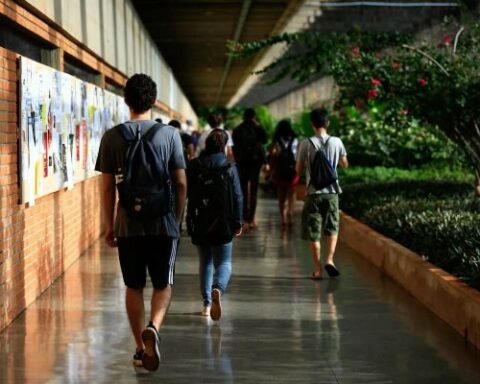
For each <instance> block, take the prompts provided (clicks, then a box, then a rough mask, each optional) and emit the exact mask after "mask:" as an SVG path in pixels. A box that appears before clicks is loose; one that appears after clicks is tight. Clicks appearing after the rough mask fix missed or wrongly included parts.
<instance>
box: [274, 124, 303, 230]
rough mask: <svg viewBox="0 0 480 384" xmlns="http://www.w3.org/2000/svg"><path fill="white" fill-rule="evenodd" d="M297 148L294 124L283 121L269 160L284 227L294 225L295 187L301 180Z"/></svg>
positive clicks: (278, 126)
mask: <svg viewBox="0 0 480 384" xmlns="http://www.w3.org/2000/svg"><path fill="white" fill-rule="evenodd" d="M297 148H298V140H297V137H296V134H295V132H294V131H293V129H292V124H291V123H290V121H289V120H281V121H280V122H279V123H278V124H277V127H276V129H275V134H274V135H273V142H272V146H271V148H270V152H269V156H268V158H269V162H270V172H271V175H272V182H273V184H274V185H275V189H276V191H277V198H278V208H279V210H280V217H281V220H282V225H283V226H286V225H292V224H293V208H294V205H295V187H296V185H297V184H298V181H299V179H300V178H299V176H298V174H297V171H296V169H295V165H296V160H295V159H296V155H297Z"/></svg>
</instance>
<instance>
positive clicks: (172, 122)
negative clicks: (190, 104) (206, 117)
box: [168, 120, 182, 129]
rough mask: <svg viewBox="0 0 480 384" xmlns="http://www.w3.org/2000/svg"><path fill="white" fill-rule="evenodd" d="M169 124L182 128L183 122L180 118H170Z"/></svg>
mask: <svg viewBox="0 0 480 384" xmlns="http://www.w3.org/2000/svg"><path fill="white" fill-rule="evenodd" d="M168 125H170V126H171V127H174V128H178V129H182V124H181V123H180V122H179V121H178V120H170V121H169V122H168Z"/></svg>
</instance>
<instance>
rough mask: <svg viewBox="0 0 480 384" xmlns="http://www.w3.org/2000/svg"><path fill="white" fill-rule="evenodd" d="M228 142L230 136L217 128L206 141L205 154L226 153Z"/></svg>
mask: <svg viewBox="0 0 480 384" xmlns="http://www.w3.org/2000/svg"><path fill="white" fill-rule="evenodd" d="M227 142H228V134H227V132H225V131H224V130H223V129H219V128H215V129H214V130H212V132H210V134H209V135H208V137H207V140H205V153H206V154H213V153H222V152H225V146H226V145H227Z"/></svg>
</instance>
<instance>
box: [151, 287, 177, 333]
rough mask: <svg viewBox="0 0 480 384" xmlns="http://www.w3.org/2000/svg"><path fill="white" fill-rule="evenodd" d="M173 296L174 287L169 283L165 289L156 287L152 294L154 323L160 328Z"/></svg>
mask: <svg viewBox="0 0 480 384" xmlns="http://www.w3.org/2000/svg"><path fill="white" fill-rule="evenodd" d="M171 297H172V287H171V286H170V285H168V286H167V287H166V288H164V289H154V290H153V295H152V314H151V318H152V320H151V321H152V323H153V325H154V326H155V328H157V330H160V327H161V326H162V323H163V320H164V319H165V315H166V314H167V311H168V307H169V306H170V299H171Z"/></svg>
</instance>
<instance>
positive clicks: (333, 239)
mask: <svg viewBox="0 0 480 384" xmlns="http://www.w3.org/2000/svg"><path fill="white" fill-rule="evenodd" d="M337 240H338V235H331V236H325V243H326V248H327V249H326V251H327V252H326V253H327V254H326V257H327V260H326V262H325V264H333V255H334V253H335V248H336V247H337Z"/></svg>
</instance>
